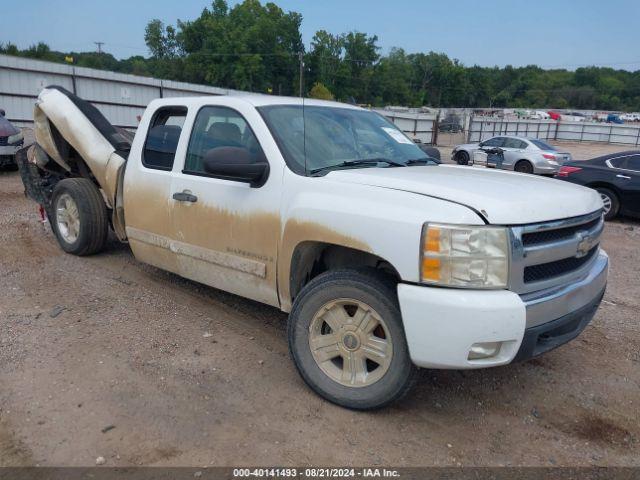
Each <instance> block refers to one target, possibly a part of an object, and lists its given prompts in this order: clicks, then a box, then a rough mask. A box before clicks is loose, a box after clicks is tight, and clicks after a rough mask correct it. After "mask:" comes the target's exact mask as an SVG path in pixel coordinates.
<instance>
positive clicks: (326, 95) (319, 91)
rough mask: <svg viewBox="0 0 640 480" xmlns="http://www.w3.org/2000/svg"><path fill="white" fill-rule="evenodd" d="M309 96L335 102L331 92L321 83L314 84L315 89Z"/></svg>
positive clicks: (312, 89) (313, 88)
mask: <svg viewBox="0 0 640 480" xmlns="http://www.w3.org/2000/svg"><path fill="white" fill-rule="evenodd" d="M309 96H310V97H311V98H318V99H320V100H333V94H332V93H331V91H330V90H329V89H328V88H327V87H325V86H324V85H323V84H322V83H320V82H316V83H314V84H313V87H312V88H311V90H310V91H309Z"/></svg>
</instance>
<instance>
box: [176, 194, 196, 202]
mask: <svg viewBox="0 0 640 480" xmlns="http://www.w3.org/2000/svg"><path fill="white" fill-rule="evenodd" d="M173 199H174V200H177V201H178V202H191V203H196V202H197V201H198V197H196V196H195V195H193V194H191V193H187V192H176V193H174V194H173Z"/></svg>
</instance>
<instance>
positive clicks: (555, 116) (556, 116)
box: [547, 110, 562, 120]
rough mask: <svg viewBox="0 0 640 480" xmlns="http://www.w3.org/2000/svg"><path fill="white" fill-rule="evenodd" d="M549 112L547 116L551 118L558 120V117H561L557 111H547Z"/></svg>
mask: <svg viewBox="0 0 640 480" xmlns="http://www.w3.org/2000/svg"><path fill="white" fill-rule="evenodd" d="M547 113H548V114H549V116H550V117H551V120H560V118H561V117H562V115H561V114H559V113H558V112H553V111H551V110H550V111H548V112H547Z"/></svg>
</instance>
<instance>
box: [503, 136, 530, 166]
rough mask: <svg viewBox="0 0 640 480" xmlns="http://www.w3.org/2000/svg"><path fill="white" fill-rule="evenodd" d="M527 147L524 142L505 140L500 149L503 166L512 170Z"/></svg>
mask: <svg viewBox="0 0 640 480" xmlns="http://www.w3.org/2000/svg"><path fill="white" fill-rule="evenodd" d="M527 146H528V145H527V143H526V142H524V141H522V140H519V139H517V138H509V137H507V138H505V139H504V142H503V143H502V147H500V148H502V149H503V150H504V163H503V166H504V167H509V169H512V168H513V166H514V165H515V163H516V162H517V161H518V160H521V159H523V158H524V156H525V149H526V148H527Z"/></svg>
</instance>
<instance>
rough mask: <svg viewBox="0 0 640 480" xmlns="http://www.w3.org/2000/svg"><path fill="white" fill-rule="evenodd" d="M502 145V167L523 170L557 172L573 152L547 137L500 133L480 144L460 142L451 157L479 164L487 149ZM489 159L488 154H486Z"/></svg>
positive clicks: (467, 162)
mask: <svg viewBox="0 0 640 480" xmlns="http://www.w3.org/2000/svg"><path fill="white" fill-rule="evenodd" d="M492 148H500V149H502V150H503V152H504V161H503V163H502V169H504V170H515V171H516V172H522V173H537V174H541V175H554V174H555V173H556V172H557V171H558V170H559V169H560V166H561V165H562V164H563V163H564V162H568V161H570V160H571V159H572V158H571V154H570V153H568V152H559V151H558V150H557V149H556V148H555V147H553V146H551V145H549V144H548V143H547V142H545V141H543V140H538V139H537V138H529V137H514V136H500V137H493V138H490V139H488V140H485V141H483V142H480V143H468V144H465V145H458V146H457V147H455V148H454V149H453V152H452V154H451V159H452V160H454V161H455V162H456V163H458V164H459V165H469V164H472V163H474V160H475V163H478V157H482V156H483V155H485V154H484V150H487V149H492ZM485 159H486V156H485Z"/></svg>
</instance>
